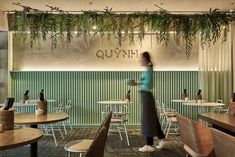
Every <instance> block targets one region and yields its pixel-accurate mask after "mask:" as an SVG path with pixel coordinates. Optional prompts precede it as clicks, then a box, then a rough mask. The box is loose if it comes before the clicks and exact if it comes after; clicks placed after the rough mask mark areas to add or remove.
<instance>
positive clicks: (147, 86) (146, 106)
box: [133, 52, 165, 152]
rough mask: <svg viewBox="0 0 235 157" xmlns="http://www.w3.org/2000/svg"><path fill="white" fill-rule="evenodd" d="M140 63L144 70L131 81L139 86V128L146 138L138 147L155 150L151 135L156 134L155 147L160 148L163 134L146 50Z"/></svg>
mask: <svg viewBox="0 0 235 157" xmlns="http://www.w3.org/2000/svg"><path fill="white" fill-rule="evenodd" d="M141 65H142V66H144V67H146V70H145V71H144V72H143V73H142V75H141V78H140V82H138V83H137V82H135V83H133V85H139V86H140V94H141V104H142V115H141V116H142V117H141V129H142V135H143V136H144V137H145V138H146V145H145V146H143V147H141V148H139V151H140V152H152V151H154V150H155V148H154V143H153V137H154V136H157V137H158V138H159V139H160V142H159V145H158V146H157V148H162V147H163V146H164V139H165V135H164V134H163V132H162V130H161V126H160V123H159V120H158V117H157V112H156V108H155V101H154V98H153V94H152V87H153V64H152V62H151V58H150V55H149V53H148V52H144V53H142V55H141Z"/></svg>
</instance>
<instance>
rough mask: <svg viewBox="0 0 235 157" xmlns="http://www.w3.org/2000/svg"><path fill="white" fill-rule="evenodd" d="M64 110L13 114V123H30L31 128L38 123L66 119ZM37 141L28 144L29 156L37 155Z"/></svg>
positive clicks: (34, 156) (66, 115) (35, 126)
mask: <svg viewBox="0 0 235 157" xmlns="http://www.w3.org/2000/svg"><path fill="white" fill-rule="evenodd" d="M68 118H69V116H68V114H67V113H65V112H58V113H47V114H45V115H39V116H36V115H35V113H19V114H15V115H14V123H15V124H18V125H30V127H31V128H37V127H38V124H47V123H54V122H59V121H63V120H66V119H68ZM37 145H38V144H37V141H36V142H34V143H32V144H31V145H30V154H31V157H37V147H38V146H37Z"/></svg>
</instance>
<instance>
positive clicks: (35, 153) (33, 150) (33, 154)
mask: <svg viewBox="0 0 235 157" xmlns="http://www.w3.org/2000/svg"><path fill="white" fill-rule="evenodd" d="M30 127H31V128H38V125H30ZM30 156H31V157H37V156H38V142H34V143H32V144H30Z"/></svg>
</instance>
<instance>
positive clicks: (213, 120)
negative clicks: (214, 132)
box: [199, 112, 235, 136]
mask: <svg viewBox="0 0 235 157" xmlns="http://www.w3.org/2000/svg"><path fill="white" fill-rule="evenodd" d="M199 117H200V118H201V119H203V120H205V121H207V122H209V123H210V124H211V125H212V127H213V128H216V129H218V130H221V131H223V132H226V133H228V134H230V135H233V136H235V116H230V115H229V114H228V113H223V114H221V113H212V112H211V113H200V114H199Z"/></svg>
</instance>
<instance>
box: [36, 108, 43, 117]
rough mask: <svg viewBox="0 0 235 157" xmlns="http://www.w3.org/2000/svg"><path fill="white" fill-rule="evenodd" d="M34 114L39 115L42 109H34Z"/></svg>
mask: <svg viewBox="0 0 235 157" xmlns="http://www.w3.org/2000/svg"><path fill="white" fill-rule="evenodd" d="M35 114H36V116H40V115H42V114H43V110H41V109H38V110H35Z"/></svg>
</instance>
